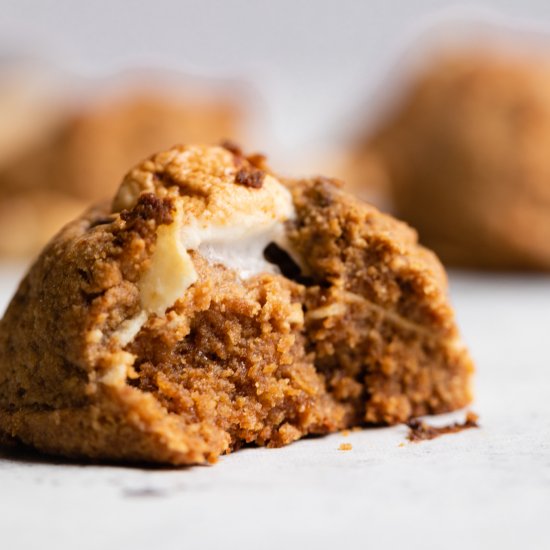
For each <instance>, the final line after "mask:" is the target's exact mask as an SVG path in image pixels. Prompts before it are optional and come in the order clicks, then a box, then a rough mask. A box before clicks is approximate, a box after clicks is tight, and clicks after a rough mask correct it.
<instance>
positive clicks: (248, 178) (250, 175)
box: [235, 167, 265, 189]
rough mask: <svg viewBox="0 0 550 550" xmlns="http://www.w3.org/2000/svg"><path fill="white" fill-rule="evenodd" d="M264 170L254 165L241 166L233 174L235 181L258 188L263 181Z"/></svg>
mask: <svg viewBox="0 0 550 550" xmlns="http://www.w3.org/2000/svg"><path fill="white" fill-rule="evenodd" d="M264 177H265V172H264V171H263V170H258V169H257V168H254V167H246V168H241V169H240V170H239V171H238V172H237V173H236V174H235V183H238V184H240V185H246V186H247V187H253V188H254V189H260V187H261V186H262V184H263V182H264Z"/></svg>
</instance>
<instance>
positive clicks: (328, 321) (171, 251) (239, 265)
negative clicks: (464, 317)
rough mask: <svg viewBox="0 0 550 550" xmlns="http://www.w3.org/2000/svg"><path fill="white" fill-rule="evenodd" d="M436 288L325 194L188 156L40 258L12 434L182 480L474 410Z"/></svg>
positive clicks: (411, 257) (7, 358)
mask: <svg viewBox="0 0 550 550" xmlns="http://www.w3.org/2000/svg"><path fill="white" fill-rule="evenodd" d="M471 374H472V363H471V360H470V358H469V355H468V352H467V351H466V349H465V348H464V346H463V344H462V343H461V341H460V339H459V336H458V333H457V329H456V326H455V322H454V318H453V313H452V310H451V308H450V306H449V303H448V300H447V297H446V284H445V275H444V272H443V270H442V268H441V266H440V264H439V263H438V261H437V259H436V258H435V256H434V255H433V254H432V253H430V252H428V251H427V250H425V249H423V248H422V247H420V246H419V245H418V244H417V241H416V234H415V233H414V231H413V230H411V229H410V228H408V227H407V226H406V225H404V224H402V223H400V222H398V221H396V220H394V219H392V218H390V217H387V216H384V215H382V214H380V213H379V212H378V211H377V210H376V209H374V208H373V207H371V206H369V205H367V204H365V203H362V202H359V201H358V200H356V199H354V198H352V197H351V196H349V195H347V194H345V193H344V192H343V191H342V190H340V189H339V188H338V187H337V186H335V185H334V183H333V182H332V181H330V180H327V179H324V178H315V179H312V180H297V181H284V182H283V181H282V180H281V179H280V178H277V177H276V176H275V175H274V174H273V173H272V172H271V171H270V170H269V168H268V167H267V166H266V164H265V160H264V159H263V157H261V156H258V155H256V156H252V157H246V156H244V155H243V154H242V152H241V151H240V150H239V149H238V148H236V147H234V146H229V145H228V146H227V147H203V146H181V147H176V148H173V149H170V150H168V151H166V152H163V153H160V154H157V155H155V156H153V157H151V158H150V159H148V160H146V161H144V162H143V163H141V164H140V165H138V166H137V167H136V168H135V169H133V170H132V171H131V172H129V174H128V175H127V176H126V177H125V179H124V181H123V182H122V185H121V186H120V188H119V190H118V192H117V194H116V196H115V198H114V200H113V202H112V204H110V205H109V204H106V203H104V204H100V205H98V206H97V207H95V208H93V209H91V210H90V211H88V212H87V213H86V214H85V215H84V216H82V217H81V218H79V219H77V220H75V221H74V222H73V223H71V224H69V225H68V226H67V227H66V228H65V229H64V230H62V232H61V233H59V234H58V235H57V236H56V237H55V238H54V239H53V240H52V241H51V242H50V244H49V245H48V246H47V247H46V248H45V250H44V251H43V252H42V254H41V256H40V257H39V258H38V260H37V261H36V263H35V264H34V265H33V266H32V267H31V269H30V271H29V273H28V274H27V276H26V277H25V279H24V280H23V282H22V283H21V285H20V287H19V289H18V291H17V293H16V295H15V297H14V298H13V300H12V302H11V304H10V305H9V307H8V310H7V312H6V314H5V316H4V318H3V320H2V321H1V322H0V431H3V432H4V433H5V434H7V435H9V436H10V437H12V438H15V439H17V440H19V441H21V442H23V443H25V444H27V445H31V446H34V447H36V448H37V449H40V450H42V451H45V452H48V453H53V454H59V455H64V456H70V457H85V458H91V459H109V460H126V461H148V462H158V463H168V464H175V465H183V464H196V463H203V462H207V461H210V462H211V461H214V460H215V459H216V458H217V457H218V456H219V455H220V454H222V453H228V452H230V451H233V450H235V449H238V448H239V447H240V446H242V445H244V444H257V445H267V446H272V447H276V446H281V445H285V444H287V443H290V442H292V441H294V440H296V439H298V438H300V437H302V436H304V435H306V434H325V433H329V432H333V431H336V430H339V429H342V428H346V427H350V426H355V425H363V424H369V423H376V424H379V423H385V424H392V423H396V422H401V421H404V420H407V419H409V418H410V417H412V416H417V415H419V414H425V413H438V412H443V411H449V410H453V409H456V408H458V407H462V406H464V405H466V404H467V403H468V402H469V401H470V399H471V394H470V379H471Z"/></svg>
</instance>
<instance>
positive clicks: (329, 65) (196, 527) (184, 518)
mask: <svg viewBox="0 0 550 550" xmlns="http://www.w3.org/2000/svg"><path fill="white" fill-rule="evenodd" d="M447 7H448V3H447V2H444V1H435V0H432V1H428V0H422V1H416V2H412V1H406V0H401V1H390V0H386V1H384V2H374V1H373V2H358V1H355V2H353V1H350V0H340V1H338V2H336V1H335V2H328V1H308V2H306V1H302V2H300V1H289V0H278V1H273V2H263V1H256V2H253V1H249V2H246V1H243V0H240V1H225V2H224V1H194V2H183V1H176V0H173V1H160V0H156V1H152V0H149V1H146V2H145V1H134V2H130V1H125V2H113V1H95V2H93V1H91V0H90V1H88V2H76V1H70V0H58V1H45V0H42V1H40V0H35V1H23V0H13V1H5V0H4V1H2V2H0V51H2V52H5V55H8V54H11V55H13V54H17V55H19V54H21V53H22V52H26V53H28V54H31V55H35V56H36V55H39V56H41V57H42V58H45V59H48V60H50V61H51V62H54V63H57V64H60V65H61V66H62V67H64V68H65V69H67V70H70V71H75V72H77V73H80V74H83V75H87V76H101V75H104V74H107V73H110V72H113V71H116V70H118V69H121V68H124V67H126V66H134V65H143V64H147V65H162V66H166V67H169V68H172V69H181V70H185V71H191V72H195V73H199V74H208V75H212V74H213V75H223V76H237V77H239V78H244V79H246V80H248V81H249V82H251V83H252V84H253V85H254V86H255V87H256V88H257V89H258V91H259V94H260V95H261V97H263V101H264V102H265V106H266V108H267V109H268V111H269V114H270V125H271V126H270V132H271V134H270V137H269V138H268V137H266V138H265V139H266V143H271V142H272V143H274V144H276V145H277V146H278V147H279V148H282V149H286V150H287V151H293V150H295V149H298V150H299V149H300V148H312V147H315V145H316V144H318V145H319V146H324V145H325V144H326V143H328V142H330V141H331V140H332V139H334V136H335V135H338V134H340V133H342V132H344V131H345V129H346V128H345V125H346V124H349V123H351V122H350V121H352V120H353V117H352V116H351V114H352V113H353V112H355V109H357V107H358V106H359V105H362V104H363V103H364V101H365V97H367V96H368V94H369V93H371V91H372V89H373V88H374V86H375V83H376V81H377V80H378V79H379V78H380V76H381V75H382V74H383V73H384V71H386V70H387V67H388V64H391V62H392V59H394V57H395V55H397V54H398V52H399V51H400V50H401V49H402V48H403V47H404V44H406V43H407V40H408V38H409V37H411V36H413V35H414V34H415V33H417V31H418V29H419V28H423V27H424V26H426V25H429V24H430V21H432V20H433V18H434V17H435V18H436V19H437V18H439V17H442V18H447V17H449V12H448V11H443V12H441V11H440V10H441V9H442V8H447ZM486 8H487V9H490V15H488V16H484V17H489V18H493V19H494V18H495V17H496V18H498V17H504V19H505V20H506V21H507V22H508V23H509V22H510V21H512V22H514V21H518V22H519V21H520V20H521V21H523V20H524V19H528V20H529V21H530V22H531V23H532V22H534V23H535V24H536V25H540V26H543V27H544V26H545V25H546V24H547V22H548V20H549V18H550V2H546V1H543V0H538V1H528V0H515V1H512V0H510V1H500V2H497V1H491V2H489V1H487V2H478V3H476V6H475V10H476V11H479V10H481V12H483V11H484V10H485V9H486ZM465 11H466V13H471V9H467V10H465ZM453 13H455V14H456V13H457V12H453ZM458 13H462V11H461V10H459V11H458ZM434 14H435V15H434ZM0 123H1V121H0ZM20 273H21V267H20V266H12V267H10V266H6V265H4V266H1V269H0V310H2V309H3V307H4V305H5V304H6V303H7V300H8V299H9V296H10V295H11V293H12V291H13V288H14V286H15V284H16V282H17V279H18V277H19V275H20ZM451 289H452V293H453V298H454V302H455V304H456V307H457V312H458V317H459V322H460V325H461V328H462V331H463V333H464V336H465V339H466V341H467V343H468V344H469V345H470V347H471V350H472V353H473V355H474V358H475V360H476V363H477V365H478V375H477V382H476V386H477V400H476V403H475V405H474V407H473V408H474V410H475V411H476V412H478V413H479V414H480V417H481V425H482V428H481V429H480V430H471V431H467V432H464V433H461V434H458V435H454V436H446V437H442V438H439V439H437V440H434V441H432V442H425V443H421V444H417V445H413V444H408V443H406V444H405V445H404V446H400V444H401V443H403V442H405V441H406V439H405V435H406V430H405V428H404V427H402V426H398V427H394V428H387V429H378V430H368V431H363V432H360V433H352V434H351V435H350V436H349V437H347V438H345V437H344V436H342V435H340V434H337V435H334V436H331V437H328V438H323V439H311V440H306V441H302V442H299V443H296V444H293V445H291V446H289V447H288V448H285V449H281V450H265V449H259V450H256V449H251V450H246V451H243V452H239V453H236V454H235V455H232V456H229V457H227V458H224V459H222V460H221V461H220V463H219V464H217V465H216V466H214V467H202V468H192V469H188V470H182V471H169V470H168V471H163V470H139V469H131V468H122V467H111V466H103V467H98V466H84V465H75V464H70V463H57V462H56V461H50V460H41V459H37V458H36V457H29V456H26V455H18V454H15V455H13V454H6V455H4V456H3V457H1V456H0V549H2V550H18V549H23V548H24V549H28V548H40V549H52V550H53V549H59V548H62V549H65V548H66V549H75V548H78V549H83V550H85V549H88V548H89V549H98V548H113V549H119V548H131V549H132V550H141V549H157V548H170V549H171V548H174V549H184V548H185V549H187V548H237V547H245V548H277V549H279V548H302V549H304V548H398V547H401V548H413V549H414V548H427V549H430V548H434V549H441V548H457V549H458V548H460V549H464V548H468V549H487V548H489V549H490V548H495V549H499V550H500V549H515V548H526V549H547V548H550V534H549V526H548V520H549V517H550V360H549V358H548V357H549V354H548V347H549V342H550V278H548V277H544V276H540V277H537V276H532V277H526V276H513V275H510V276H487V275H483V276H482V275H474V274H466V273H454V274H453V275H452V277H451ZM453 418H454V417H453ZM446 420H447V419H446V418H444V419H441V420H439V421H443V422H444V421H446ZM342 442H351V443H352V445H353V450H352V451H349V452H341V451H338V446H339V445H340V443H342Z"/></svg>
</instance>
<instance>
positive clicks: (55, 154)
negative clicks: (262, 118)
mask: <svg viewBox="0 0 550 550" xmlns="http://www.w3.org/2000/svg"><path fill="white" fill-rule="evenodd" d="M241 121H242V114H241V113H240V111H239V107H238V106H237V105H236V104H235V103H232V102H230V101H229V100H228V101H227V102H225V101H222V100H204V101H197V100H194V101H186V100H185V98H183V99H176V98H174V97H164V96H163V95H162V94H157V95H155V94H153V93H148V94H143V93H137V92H132V93H127V94H126V95H121V96H120V97H116V98H103V99H100V100H96V101H94V102H91V103H90V104H89V105H87V106H86V107H83V108H82V109H77V110H75V111H74V112H73V111H71V112H68V113H65V114H64V115H62V114H61V113H58V118H57V122H56V123H55V124H50V131H49V132H47V133H44V132H43V135H42V138H41V139H40V140H38V139H34V140H33V142H32V144H30V145H29V146H28V147H20V148H19V153H18V154H12V155H11V157H10V159H9V161H6V162H3V163H1V164H0V196H1V197H2V202H3V208H4V209H10V208H11V205H12V204H13V205H17V206H16V208H18V209H20V208H25V209H26V211H30V210H31V209H32V210H33V211H34V214H35V219H34V221H33V223H31V224H28V223H26V221H27V220H26V218H18V217H16V216H15V215H11V216H10V226H9V228H10V230H9V232H7V233H5V232H2V233H0V255H10V256H28V255H30V254H34V253H36V252H38V251H39V250H40V248H41V247H42V246H44V244H45V243H46V242H47V240H48V239H49V238H50V237H51V236H52V235H53V234H54V233H55V232H57V231H58V230H59V229H60V228H61V227H62V226H63V225H64V224H65V223H67V222H68V221H70V220H71V219H73V218H74V217H75V212H74V205H75V204H77V203H79V204H82V205H84V206H87V205H89V204H90V201H92V202H93V201H97V200H100V199H103V198H108V197H110V196H112V195H113V193H114V192H115V190H116V188H117V186H118V184H119V182H120V180H121V178H122V177H123V176H124V173H125V172H126V171H127V169H128V167H129V166H132V165H133V164H135V163H136V162H139V161H140V160H141V159H142V158H144V157H145V156H146V155H148V154H150V153H151V151H160V150H163V149H166V148H167V147H171V146H173V145H174V144H176V143H178V142H180V141H181V140H182V139H185V140H188V141H191V142H201V143H202V142H204V143H208V142H219V141H221V140H222V139H225V138H231V137H237V135H238V134H239V133H240V132H241V131H242V128H241V127H240V123H241ZM27 197H28V198H29V205H28V206H27V207H24V205H23V202H24V200H25V199H26V198H27ZM37 197H39V198H37ZM43 198H47V202H48V203H49V204H50V205H51V208H50V209H37V208H35V204H36V203H37V202H41V201H42V199H43ZM65 207H66V208H65ZM82 210H83V207H82ZM6 223H7V222H4V224H3V225H6ZM52 228H53V231H52ZM13 234H16V235H18V239H17V247H16V246H15V245H14V242H13V241H12V235H13Z"/></svg>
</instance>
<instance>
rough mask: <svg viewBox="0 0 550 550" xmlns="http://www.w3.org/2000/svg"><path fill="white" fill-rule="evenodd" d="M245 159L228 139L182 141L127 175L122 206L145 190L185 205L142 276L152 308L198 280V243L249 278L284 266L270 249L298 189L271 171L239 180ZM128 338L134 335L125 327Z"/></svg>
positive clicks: (163, 230)
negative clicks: (221, 142)
mask: <svg viewBox="0 0 550 550" xmlns="http://www.w3.org/2000/svg"><path fill="white" fill-rule="evenodd" d="M241 162H244V161H241ZM242 166H243V164H239V165H237V164H236V161H235V157H234V156H233V154H232V153H231V152H230V151H228V150H227V149H224V148H223V147H207V146H188V147H184V146H181V147H176V148H174V149H171V150H170V151H167V152H165V153H160V154H158V155H156V156H155V157H152V158H151V159H149V160H148V161H146V162H144V163H142V164H141V165H140V166H139V167H137V168H136V169H134V170H133V171H132V172H130V173H129V174H128V175H127V176H126V178H125V180H124V182H123V184H122V186H121V188H120V189H119V192H118V195H117V197H116V199H115V201H114V204H113V208H114V209H115V211H116V210H119V209H122V208H131V207H133V205H135V204H136V203H137V201H138V200H139V196H140V195H141V194H142V193H155V194H156V195H157V196H162V197H170V198H171V199H172V200H173V201H174V204H175V208H176V212H177V215H176V216H175V218H174V221H173V223H172V224H170V225H169V226H166V225H161V226H160V227H159V228H158V229H157V240H156V244H155V249H154V252H153V255H152V258H151V264H150V266H149V268H148V270H147V271H146V272H145V273H144V275H143V276H142V278H141V280H140V282H139V289H140V294H141V302H142V306H143V308H144V310H145V311H146V312H147V313H148V314H151V313H155V314H157V315H163V314H164V313H165V312H166V309H167V308H169V307H171V306H172V305H173V304H174V303H175V302H176V300H177V299H178V298H180V297H182V296H183V294H184V293H185V291H186V290H187V288H189V286H190V285H192V284H193V283H194V282H195V281H196V280H197V272H196V270H195V267H194V265H193V261H192V259H191V257H190V255H189V253H188V251H190V250H197V251H198V252H199V253H200V254H201V255H202V256H204V257H205V258H206V259H207V260H208V261H209V262H211V263H219V264H223V265H225V266H227V267H230V268H232V269H235V270H236V272H237V273H238V274H239V276H240V277H241V278H243V279H246V278H248V277H251V276H252V275H255V274H258V273H263V272H277V271H278V268H277V267H276V266H274V265H273V264H270V263H269V262H267V261H266V260H265V259H264V257H263V251H264V249H265V247H266V246H267V245H268V244H269V243H270V242H277V243H283V242H284V223H285V222H286V221H287V220H289V219H292V218H294V217H295V212H294V205H293V201H292V197H291V194H290V192H289V190H288V189H287V188H286V187H285V186H284V185H282V184H281V183H280V182H279V181H278V180H277V179H276V178H275V177H273V176H272V175H270V174H265V175H264V176H263V179H262V183H261V186H259V187H250V186H248V185H243V184H241V183H238V182H237V181H236V174H237V172H238V171H239V169H242V168H240V167H242ZM247 169H249V170H252V171H253V170H255V168H254V167H252V166H251V165H248V168H247ZM129 334H131V330H130V333H129ZM122 341H127V337H126V336H125V335H124V333H123V334H122Z"/></svg>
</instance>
